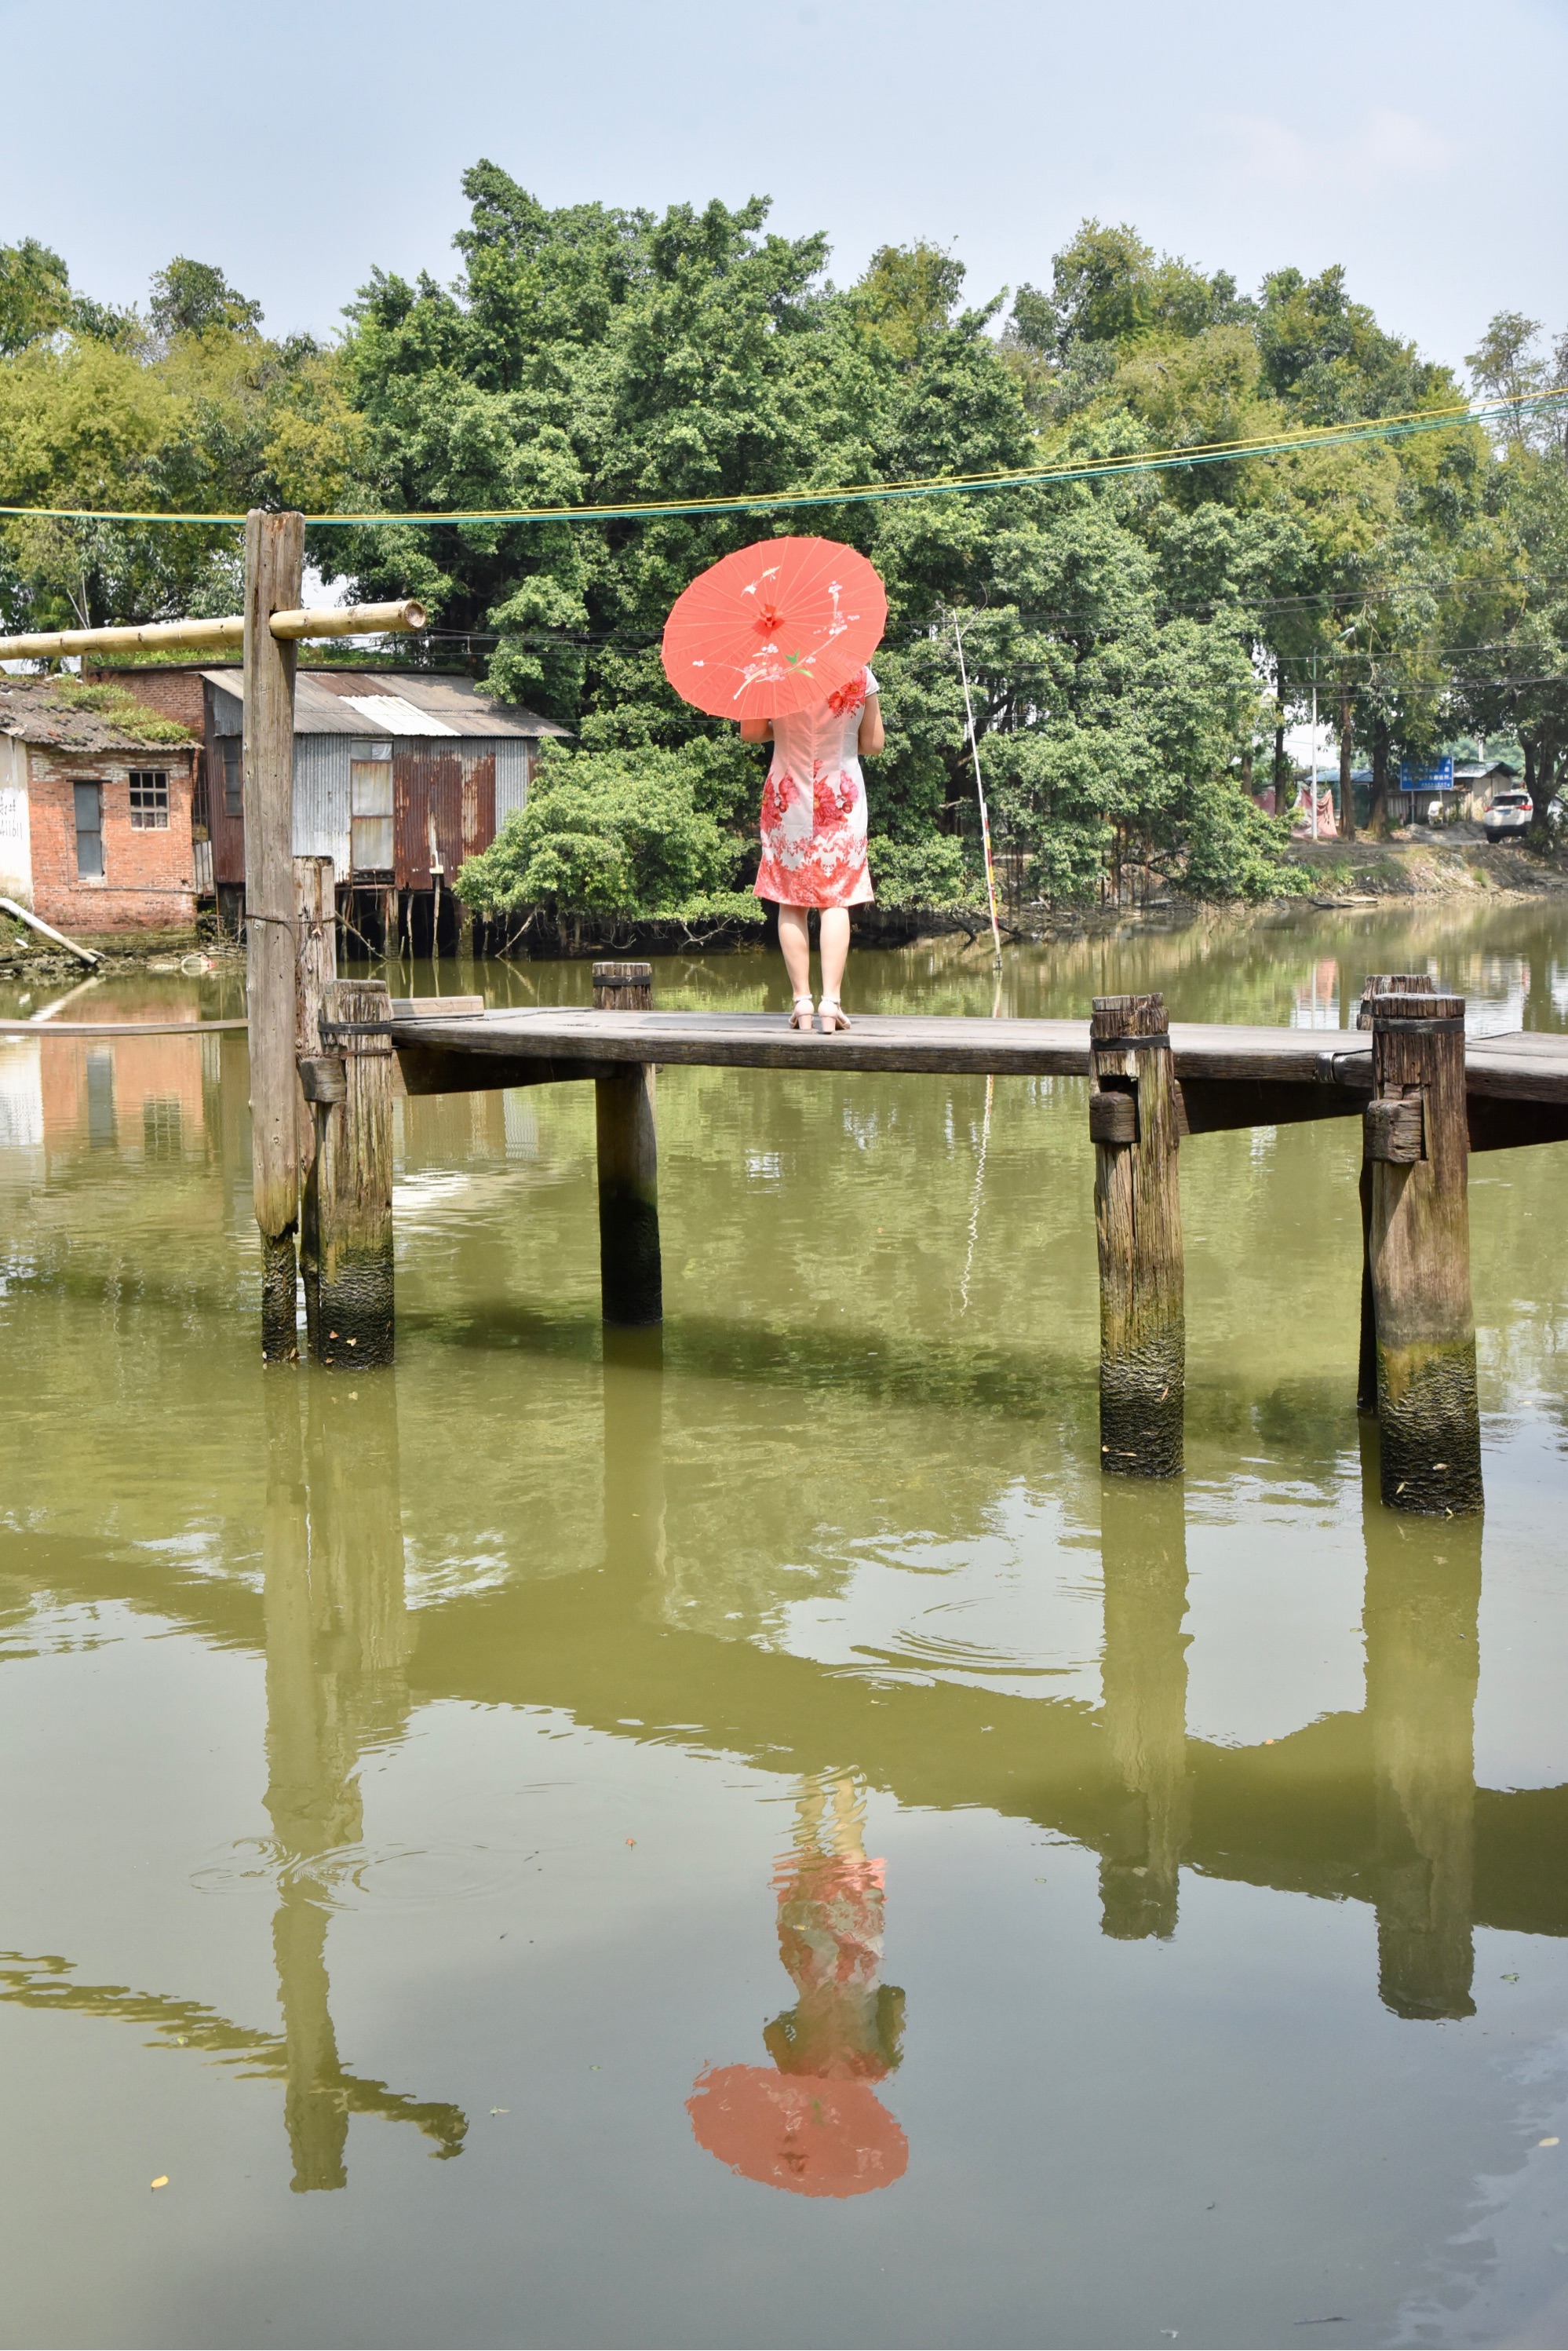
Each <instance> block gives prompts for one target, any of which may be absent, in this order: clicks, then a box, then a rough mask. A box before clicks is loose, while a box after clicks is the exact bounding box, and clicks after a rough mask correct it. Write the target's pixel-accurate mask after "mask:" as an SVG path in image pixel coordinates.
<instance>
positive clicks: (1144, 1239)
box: [1089, 996, 1186, 1478]
mask: <svg viewBox="0 0 1568 2351" xmlns="http://www.w3.org/2000/svg"><path fill="white" fill-rule="evenodd" d="M1181 1125H1182V1104H1181V1094H1180V1091H1179V1089H1178V1088H1177V1086H1176V1080H1175V1078H1174V1076H1173V1075H1172V1071H1171V1056H1170V1030H1169V1024H1168V1022H1167V1020H1166V1004H1165V998H1164V997H1163V996H1097V997H1096V998H1094V1012H1093V1018H1092V1021H1091V1023H1090V1080H1089V1133H1090V1135H1091V1137H1092V1141H1093V1144H1094V1227H1095V1232H1096V1235H1097V1237H1098V1239H1099V1244H1100V1466H1101V1468H1103V1469H1105V1470H1108V1471H1111V1472H1113V1473H1114V1474H1116V1475H1118V1476H1124V1477H1133V1478H1174V1477H1176V1476H1177V1475H1178V1474H1179V1472H1180V1470H1181V1466H1182V1409H1183V1401H1184V1392H1185V1386H1186V1322H1185V1319H1184V1311H1183V1300H1182V1252H1181V1196H1180V1190H1179V1186H1178V1183H1177V1168H1176V1162H1177V1145H1178V1143H1179V1140H1180V1134H1181Z"/></svg>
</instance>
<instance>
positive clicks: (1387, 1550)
mask: <svg viewBox="0 0 1568 2351" xmlns="http://www.w3.org/2000/svg"><path fill="white" fill-rule="evenodd" d="M1367 1442H1368V1450H1369V1451H1370V1450H1371V1449H1372V1448H1373V1447H1375V1435H1369V1437H1368V1441H1367ZM1368 1473H1370V1475H1369V1476H1368ZM1363 1474H1364V1479H1367V1483H1366V1484H1365V1486H1364V1492H1365V1497H1366V1500H1365V1511H1366V1518H1365V1531H1366V1606H1365V1614H1364V1620H1363V1621H1364V1627H1365V1633H1366V1713H1367V1721H1368V1726H1369V1729H1370V1732H1371V1741H1372V1772H1373V1786H1374V1802H1375V1810H1376V1837H1377V1896H1376V1900H1377V1988H1378V1991H1379V1992H1380V1993H1381V1995H1382V1998H1383V2001H1384V2004H1385V2006H1386V2007H1388V2008H1390V2009H1392V2010H1393V2011H1394V2012H1395V2014H1396V2016H1407V2017H1416V2018H1425V2017H1455V2016H1473V2015H1474V2013H1475V2002H1474V2001H1473V2000H1472V1999H1471V1997H1470V1978H1471V1973H1472V1970H1473V1966H1474V1955H1473V1949H1472V1941H1471V1931H1472V1930H1471V1919H1472V1915H1473V1900H1474V1895H1473V1885H1474V1875H1475V1813H1476V1782H1475V1705H1476V1684H1477V1679H1478V1677H1479V1662H1480V1660H1479V1638H1478V1624H1479V1612H1480V1596H1481V1530H1480V1526H1479V1523H1478V1522H1476V1521H1474V1520H1465V1519H1454V1520H1449V1521H1448V1522H1447V1523H1446V1524H1445V1525H1443V1526H1442V1527H1440V1528H1438V1529H1437V1530H1435V1531H1433V1532H1432V1533H1430V1534H1429V1535H1428V1537H1427V1541H1424V1542H1416V1541H1411V1540H1410V1533H1411V1531H1410V1530H1409V1529H1408V1528H1407V1527H1406V1525H1405V1523H1404V1521H1403V1520H1401V1519H1400V1518H1399V1517H1398V1516H1397V1515H1396V1513H1395V1512H1394V1511H1392V1510H1384V1509H1382V1508H1381V1506H1380V1505H1379V1504H1378V1502H1377V1501H1376V1499H1375V1496H1376V1492H1377V1483H1376V1468H1375V1462H1371V1461H1365V1460H1364V1470H1363Z"/></svg>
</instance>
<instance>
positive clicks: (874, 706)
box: [855, 694, 887, 759]
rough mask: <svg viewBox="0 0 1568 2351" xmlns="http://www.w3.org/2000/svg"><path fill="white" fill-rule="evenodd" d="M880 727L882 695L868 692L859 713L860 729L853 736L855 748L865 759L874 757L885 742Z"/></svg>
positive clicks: (885, 738)
mask: <svg viewBox="0 0 1568 2351" xmlns="http://www.w3.org/2000/svg"><path fill="white" fill-rule="evenodd" d="M886 740H887V737H886V736H885V735H884V734H883V727H882V696H881V695H880V694H868V695H866V698H865V708H864V709H863V710H862V713H861V731H860V733H859V735H858V736H857V737H855V748H856V750H857V751H858V752H859V753H860V754H861V757H862V758H865V759H874V758H875V757H876V755H877V753H878V752H879V751H880V750H881V749H882V747H883V744H884V743H885V742H886Z"/></svg>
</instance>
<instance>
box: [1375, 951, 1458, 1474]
mask: <svg viewBox="0 0 1568 2351" xmlns="http://www.w3.org/2000/svg"><path fill="white" fill-rule="evenodd" d="M1372 1073H1373V1099H1372V1101H1371V1102H1369V1103H1368V1104H1367V1108H1366V1114H1365V1115H1366V1126H1365V1149H1366V1156H1367V1158H1368V1159H1369V1160H1370V1161H1371V1163H1372V1237H1371V1253H1372V1290H1373V1302H1374V1307H1375V1313H1376V1318H1377V1420H1378V1430H1379V1453H1380V1457H1381V1461H1382V1473H1381V1474H1382V1487H1383V1499H1384V1500H1385V1502H1386V1503H1387V1504H1388V1506H1389V1508H1390V1509H1391V1510H1420V1511H1425V1512H1427V1513H1429V1514H1432V1513H1435V1514H1437V1515H1451V1514H1454V1513H1457V1512H1460V1511H1469V1510H1479V1509H1480V1508H1481V1450H1480V1413H1479V1402H1478V1398H1477V1393H1476V1333H1475V1321H1474V1317H1473V1314H1472V1311H1471V1307H1470V1228H1469V1198H1468V1182H1469V1124H1468V1120H1467V1115H1466V1107H1465V1001H1464V998H1463V997H1461V996H1425V995H1421V996H1417V995H1410V996H1392V995H1390V996H1377V997H1374V998H1372Z"/></svg>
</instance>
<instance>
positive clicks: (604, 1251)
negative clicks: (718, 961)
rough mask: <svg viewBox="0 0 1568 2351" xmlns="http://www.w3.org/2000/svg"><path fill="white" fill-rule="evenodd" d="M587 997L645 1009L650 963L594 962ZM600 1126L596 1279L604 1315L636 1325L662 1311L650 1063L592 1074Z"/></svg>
mask: <svg viewBox="0 0 1568 2351" xmlns="http://www.w3.org/2000/svg"><path fill="white" fill-rule="evenodd" d="M593 1002H594V1008H595V1009H596V1010H597V1011H600V1012H649V1011H652V1009H653V965H652V964H648V963H596V964H595V965H594V967H593ZM593 1091H594V1097H595V1107H596V1112H597V1118H598V1129H599V1280H600V1296H601V1301H602V1311H603V1315H604V1320H605V1321H606V1322H615V1323H620V1324H622V1325H625V1326H628V1327H632V1328H636V1327H639V1326H646V1325H648V1324H650V1323H653V1322H663V1321H664V1268H663V1264H662V1262H661V1259H660V1253H659V1153H658V1141H657V1136H656V1133H655V1129H654V1124H653V1065H652V1063H650V1062H645V1061H629V1062H628V1063H627V1064H626V1067H625V1070H624V1071H623V1072H618V1073H617V1074H616V1075H615V1076H614V1077H612V1078H599V1079H597V1080H596V1081H595V1082H594V1089H593Z"/></svg>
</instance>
